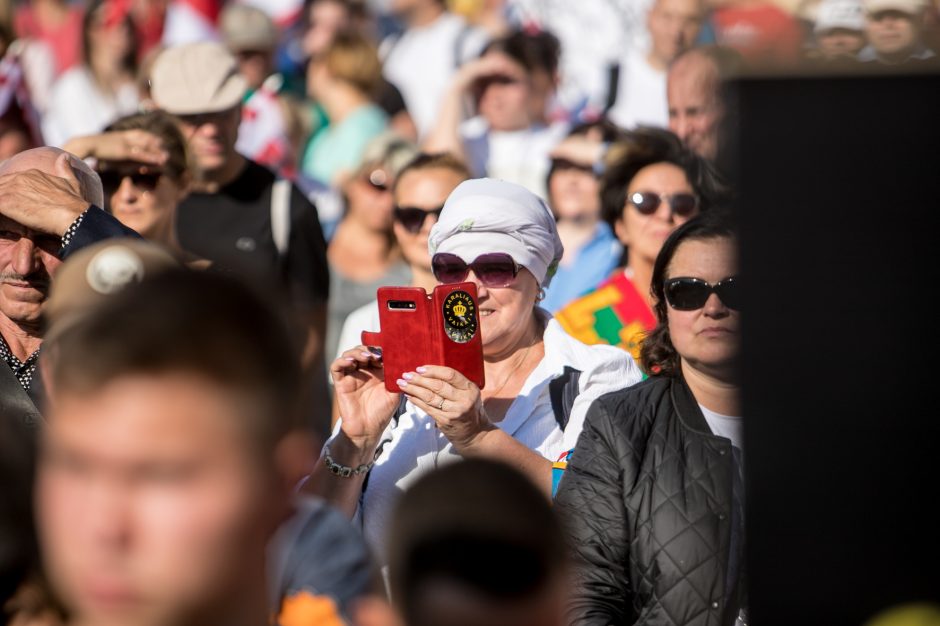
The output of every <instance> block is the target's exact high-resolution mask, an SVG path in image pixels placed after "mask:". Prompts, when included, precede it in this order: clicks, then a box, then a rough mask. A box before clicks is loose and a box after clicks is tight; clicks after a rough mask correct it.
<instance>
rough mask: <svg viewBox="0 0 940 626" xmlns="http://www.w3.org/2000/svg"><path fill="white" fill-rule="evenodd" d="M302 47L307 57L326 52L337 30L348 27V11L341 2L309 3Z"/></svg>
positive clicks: (331, 0) (329, 0)
mask: <svg viewBox="0 0 940 626" xmlns="http://www.w3.org/2000/svg"><path fill="white" fill-rule="evenodd" d="M307 19H308V20H309V22H308V27H307V31H306V32H305V33H304V38H303V48H304V53H305V54H306V56H307V58H311V57H317V56H320V55H321V54H323V53H324V52H326V50H327V48H329V47H330V44H331V43H333V37H334V36H335V35H336V33H337V32H339V31H341V30H344V29H346V28H349V27H350V15H349V11H348V10H347V8H346V7H345V5H343V3H341V2H335V1H334V0H321V1H320V2H314V3H313V4H312V5H310V9H309V13H308V14H307Z"/></svg>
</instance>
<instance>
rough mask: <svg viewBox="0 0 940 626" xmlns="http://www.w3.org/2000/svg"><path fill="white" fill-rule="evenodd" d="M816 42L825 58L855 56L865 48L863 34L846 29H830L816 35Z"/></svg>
mask: <svg viewBox="0 0 940 626" xmlns="http://www.w3.org/2000/svg"><path fill="white" fill-rule="evenodd" d="M816 42H817V45H818V46H819V50H820V52H822V53H823V55H824V56H826V57H827V58H834V57H840V56H855V54H857V53H858V51H859V50H861V49H862V48H863V47H864V46H865V34H864V33H861V32H859V31H857V30H849V29H847V28H832V29H830V30H827V31H825V32H822V33H820V34H819V35H817V36H816Z"/></svg>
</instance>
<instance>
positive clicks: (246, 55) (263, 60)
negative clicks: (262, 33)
mask: <svg viewBox="0 0 940 626" xmlns="http://www.w3.org/2000/svg"><path fill="white" fill-rule="evenodd" d="M233 54H234V55H235V60H236V61H237V62H238V71H239V72H240V73H241V75H242V76H244V77H245V80H246V81H247V82H248V88H249V89H252V90H253V89H258V88H259V87H260V86H261V83H263V82H264V80H265V79H266V78H267V77H268V76H270V75H271V73H272V72H273V71H274V56H273V52H272V51H271V50H237V51H235V52H234V53H233Z"/></svg>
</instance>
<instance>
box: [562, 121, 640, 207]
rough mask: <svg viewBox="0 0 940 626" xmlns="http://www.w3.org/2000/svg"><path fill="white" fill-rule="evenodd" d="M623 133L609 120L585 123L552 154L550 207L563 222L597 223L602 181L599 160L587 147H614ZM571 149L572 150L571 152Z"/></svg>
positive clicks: (598, 150)
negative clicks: (597, 169) (597, 162)
mask: <svg viewBox="0 0 940 626" xmlns="http://www.w3.org/2000/svg"><path fill="white" fill-rule="evenodd" d="M622 135H623V131H622V130H621V129H620V128H619V127H617V125H616V124H614V123H613V122H610V121H609V120H605V119H602V120H598V121H595V122H585V123H583V124H579V125H578V126H575V127H574V128H572V129H571V131H570V132H569V133H568V137H567V138H565V139H564V140H562V141H561V143H560V144H559V145H558V146H556V148H555V149H554V150H553V151H552V152H553V154H554V155H555V156H553V157H552V160H551V167H550V168H549V170H548V181H547V184H546V187H547V188H548V204H549V206H551V208H552V212H554V214H555V219H557V220H558V221H559V222H563V221H566V222H577V223H593V222H596V221H597V219H598V217H599V216H600V211H601V199H600V178H599V176H598V175H597V172H596V170H595V167H594V165H595V159H594V158H590V155H588V154H582V152H587V151H586V150H585V147H586V146H587V145H588V144H590V145H592V146H595V147H596V149H597V152H598V153H599V152H601V151H602V144H604V143H608V144H609V143H613V142H615V141H617V140H618V139H619V138H620V137H622ZM569 148H570V149H569Z"/></svg>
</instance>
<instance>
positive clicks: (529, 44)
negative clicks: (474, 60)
mask: <svg viewBox="0 0 940 626" xmlns="http://www.w3.org/2000/svg"><path fill="white" fill-rule="evenodd" d="M490 55H495V56H500V57H503V58H504V59H506V60H507V62H508V67H510V68H511V71H509V72H507V73H504V74H494V75H491V76H484V77H482V78H481V79H479V80H478V81H477V84H476V85H475V86H474V95H475V96H476V102H477V112H478V113H479V114H480V115H481V116H482V117H483V118H484V119H486V121H487V123H488V124H489V126H490V128H492V129H493V130H497V131H513V130H523V129H525V128H528V127H529V126H532V125H533V124H543V123H545V121H546V114H547V110H548V106H549V103H550V100H551V98H552V96H553V95H554V93H555V88H556V87H557V85H558V62H559V59H560V57H561V44H560V43H559V41H558V38H557V37H555V35H553V34H551V33H549V32H547V31H540V32H535V33H529V32H525V31H518V32H514V33H512V34H510V35H508V36H506V37H503V38H500V39H494V40H493V41H491V42H490V43H488V44H487V46H486V47H485V48H484V50H483V54H482V55H481V56H483V57H487V56H490Z"/></svg>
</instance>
